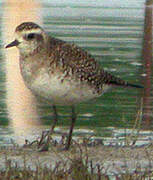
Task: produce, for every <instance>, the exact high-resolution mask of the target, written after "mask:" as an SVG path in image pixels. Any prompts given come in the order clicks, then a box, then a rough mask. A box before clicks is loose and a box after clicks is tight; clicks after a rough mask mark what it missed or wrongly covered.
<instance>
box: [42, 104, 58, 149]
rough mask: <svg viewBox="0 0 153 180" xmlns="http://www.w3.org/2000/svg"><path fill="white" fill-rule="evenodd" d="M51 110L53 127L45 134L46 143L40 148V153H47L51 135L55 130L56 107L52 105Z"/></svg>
mask: <svg viewBox="0 0 153 180" xmlns="http://www.w3.org/2000/svg"><path fill="white" fill-rule="evenodd" d="M52 108H53V113H54V120H53V125H52V127H51V128H50V130H49V132H48V134H47V142H46V143H45V144H44V146H42V148H41V149H40V151H47V150H48V147H49V143H50V138H51V135H52V134H53V131H54V128H55V126H56V124H57V121H58V114H57V109H56V106H55V105H53V106H52Z"/></svg>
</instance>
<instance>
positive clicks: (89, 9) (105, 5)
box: [0, 0, 153, 144]
mask: <svg viewBox="0 0 153 180" xmlns="http://www.w3.org/2000/svg"><path fill="white" fill-rule="evenodd" d="M12 2H13V1H12ZM29 3H32V1H29ZM12 5H13V4H10V5H9V4H6V1H4V0H3V1H2V0H0V21H3V22H5V21H7V16H6V15H8V14H9V13H8V10H9V8H8V9H7V6H12ZM29 5H30V4H29ZM13 6H16V4H14V5H13ZM4 7H5V8H4ZM27 8H28V6H27ZM4 9H5V10H4ZM4 11H5V12H4ZM22 11H24V10H22ZM27 11H28V9H27ZM29 11H37V15H38V17H39V20H40V23H39V21H38V18H37V15H36V16H35V17H36V19H37V20H36V22H37V23H39V24H40V25H42V24H43V27H44V29H45V30H46V31H48V32H49V33H50V35H52V36H53V37H57V38H60V39H63V40H65V41H68V42H73V43H76V44H77V45H78V46H80V47H82V48H83V49H85V50H87V51H88V52H89V53H91V54H92V55H93V56H94V57H95V59H96V60H97V61H99V62H100V63H101V66H102V67H103V68H104V69H105V70H107V71H109V72H110V73H112V74H114V75H115V76H118V77H120V78H122V79H124V80H126V81H128V82H130V83H133V84H141V85H144V82H145V81H146V79H145V78H146V76H147V74H146V69H145V62H144V59H143V54H142V53H143V45H144V24H145V0H124V1H119V0H114V1H111V0H103V1H101V0H94V1H91V0H85V1H83V2H82V1H81V0H78V1H75V0H63V1H60V0H52V1H50V0H44V1H39V7H38V8H34V9H30V10H29ZM4 14H5V16H4ZM26 15H27V16H28V14H26ZM17 16H20V14H18V15H17ZM2 18H3V19H2ZM8 18H10V19H11V18H12V16H10V17H8ZM29 19H30V17H29ZM29 19H28V20H29ZM20 21H22V19H21V20H20ZM33 21H34V19H33ZM0 28H1V30H0V47H1V50H0V63H1V65H0V92H1V96H0V125H1V132H0V133H1V135H0V137H1V139H0V141H1V142H2V143H4V142H5V143H6V144H7V143H8V141H9V140H8V139H9V137H10V135H11V137H13V133H14V129H12V128H11V126H9V122H10V121H12V120H9V119H11V118H8V117H11V115H9V114H11V112H8V111H7V104H6V91H8V89H7V88H5V87H6V79H7V81H9V80H8V78H6V69H7V67H6V66H5V53H6V52H4V51H5V50H4V44H5V43H6V42H8V41H7V36H6V35H5V37H6V38H5V40H4V41H3V42H2V39H4V38H3V37H2V32H3V30H4V29H6V28H7V27H5V23H3V26H1V24H0ZM14 29H15V27H12V30H13V31H14ZM3 34H4V33H3ZM12 39H13V37H12ZM7 52H8V51H7ZM15 78H16V77H14V79H15ZM152 82H153V81H152V79H151V77H150V81H149V83H150V84H149V87H150V88H151V89H150V90H149V94H148V96H149V97H147V98H148V99H149V104H148V106H147V107H149V111H147V113H148V112H149V113H148V114H147V117H149V120H148V121H147V123H148V124H149V128H152V127H153V123H152V119H153V114H152V110H153V101H152V99H153V86H152ZM9 88H11V87H9ZM142 91H143V90H141V89H135V88H114V89H112V90H111V91H109V92H107V93H105V94H104V95H103V96H101V97H100V98H98V99H96V100H94V101H91V102H90V101H89V102H86V103H82V104H80V105H78V106H77V107H76V108H77V112H78V119H77V122H76V128H78V129H87V130H92V131H94V132H96V133H97V134H98V135H99V136H105V132H106V131H105V129H109V128H110V127H111V128H132V127H133V126H134V124H135V120H136V117H137V115H138V111H139V110H140V109H141V110H142V109H143V108H142V106H141V105H142V104H143V103H142V100H143V97H144V92H142ZM7 98H8V97H7ZM11 106H13V105H12V104H11ZM21 106H22V102H21ZM38 109H39V110H38V111H39V112H38V114H39V118H40V122H41V125H37V127H38V129H39V127H41V128H40V129H45V128H48V127H49V126H50V125H51V123H52V120H53V116H52V108H51V107H50V106H47V105H42V104H40V105H39V108H38ZM13 112H14V110H13ZM70 112H71V111H70V108H69V107H65V106H61V107H58V113H59V122H58V127H59V128H61V127H67V126H68V125H69V123H70V121H69V119H70ZM19 119H21V121H22V117H20V118H19ZM142 119H143V122H142V124H145V123H146V121H145V117H142ZM14 121H15V119H14ZM38 121H39V120H38ZM27 123H28V122H27ZM20 128H21V129H22V127H20ZM111 128H110V129H111ZM147 129H148V128H147ZM108 134H109V135H111V133H107V132H106V135H108ZM6 137H7V138H6Z"/></svg>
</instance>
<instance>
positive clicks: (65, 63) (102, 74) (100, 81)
mask: <svg viewBox="0 0 153 180" xmlns="http://www.w3.org/2000/svg"><path fill="white" fill-rule="evenodd" d="M52 42H53V40H52ZM53 44H54V51H52V55H53V56H54V57H53V58H52V59H54V60H55V61H56V66H60V67H61V69H62V70H63V71H67V74H66V75H67V76H69V75H74V76H75V77H76V79H77V80H79V81H83V82H85V83H88V84H89V85H90V86H93V87H94V88H96V89H97V91H100V90H101V89H102V86H103V85H104V84H108V85H116V86H133V87H138V85H133V84H128V83H127V82H126V81H124V80H122V79H120V78H118V77H115V76H114V75H111V74H110V73H108V72H106V71H104V69H103V68H102V67H101V65H100V64H99V63H98V62H97V61H96V60H95V59H94V58H93V57H92V56H91V55H90V54H89V53H87V52H86V51H85V50H83V49H82V48H80V47H78V46H76V45H74V44H70V43H67V42H65V41H62V40H58V39H54V43H53ZM52 47H53V45H52Z"/></svg>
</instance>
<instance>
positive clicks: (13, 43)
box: [5, 40, 19, 48]
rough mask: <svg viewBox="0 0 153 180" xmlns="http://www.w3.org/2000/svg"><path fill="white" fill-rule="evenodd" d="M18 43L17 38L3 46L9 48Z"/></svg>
mask: <svg viewBox="0 0 153 180" xmlns="http://www.w3.org/2000/svg"><path fill="white" fill-rule="evenodd" d="M18 45H19V41H18V40H14V41H12V42H11V43H10V44H8V45H7V46H5V48H10V47H13V46H18Z"/></svg>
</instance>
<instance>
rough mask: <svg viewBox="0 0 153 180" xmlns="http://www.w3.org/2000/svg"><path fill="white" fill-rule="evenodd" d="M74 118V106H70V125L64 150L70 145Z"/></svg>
mask: <svg viewBox="0 0 153 180" xmlns="http://www.w3.org/2000/svg"><path fill="white" fill-rule="evenodd" d="M76 118H77V115H76V112H75V108H74V106H72V116H71V126H70V130H69V135H68V139H67V143H66V146H65V150H68V149H69V147H70V145H71V140H72V132H73V128H74V124H75V121H76Z"/></svg>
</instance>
